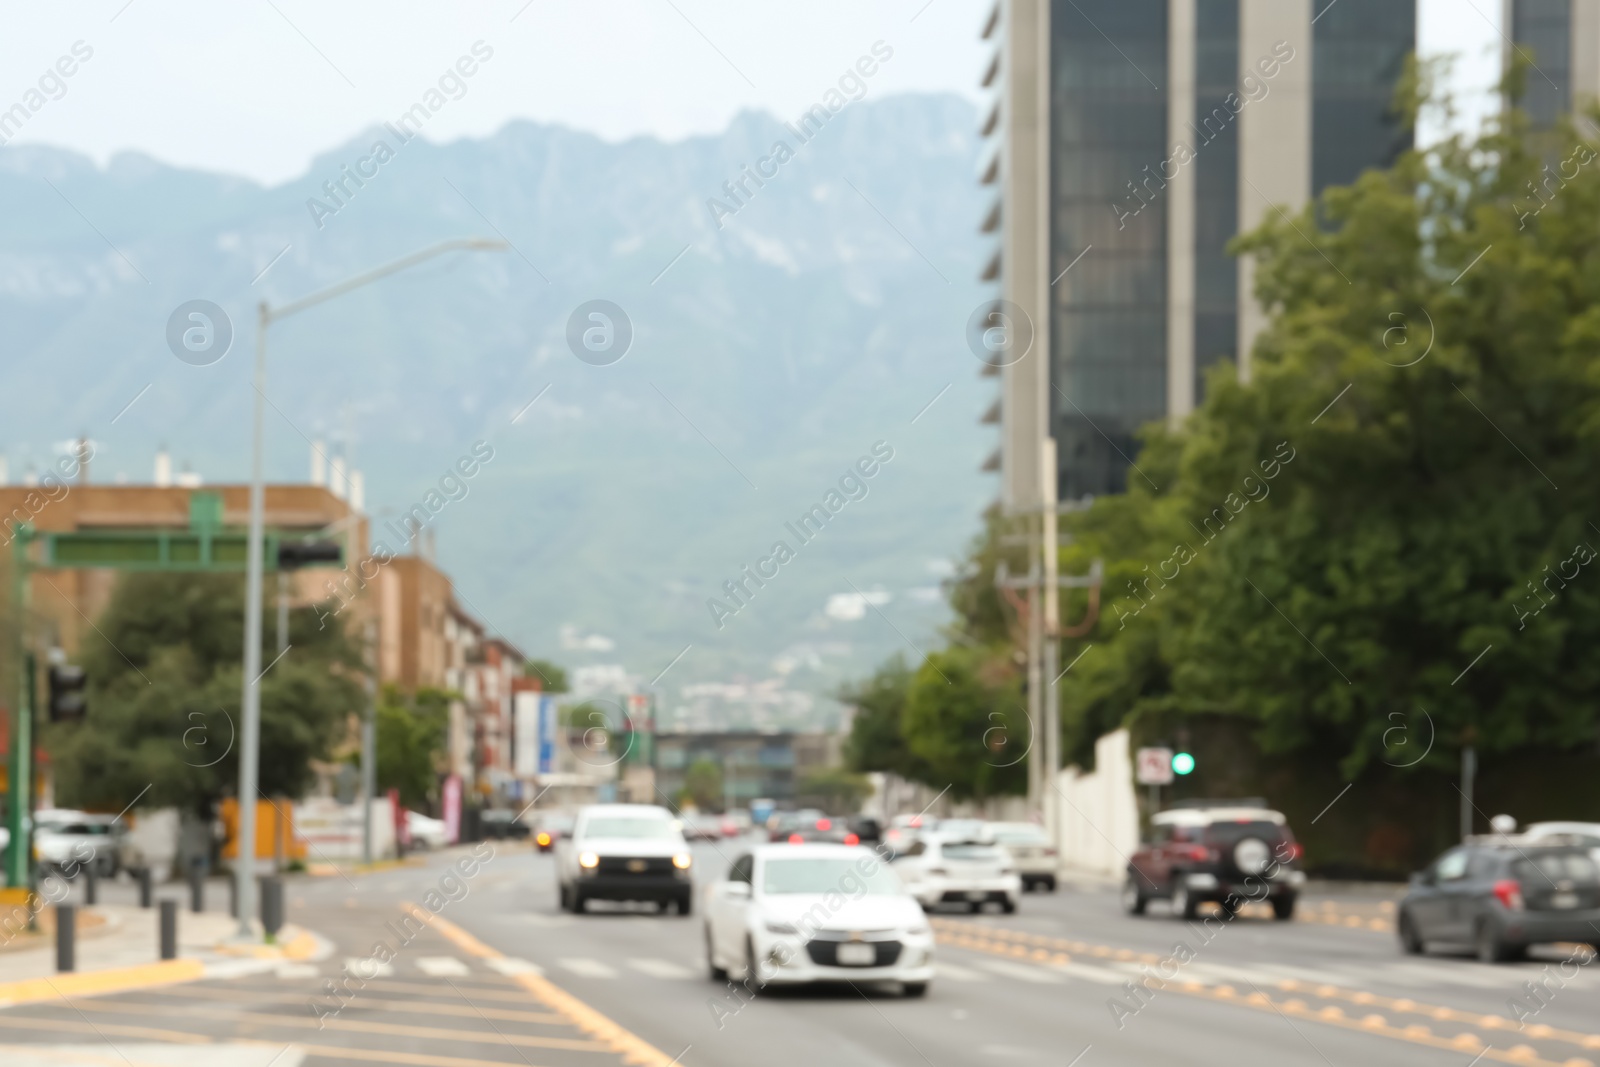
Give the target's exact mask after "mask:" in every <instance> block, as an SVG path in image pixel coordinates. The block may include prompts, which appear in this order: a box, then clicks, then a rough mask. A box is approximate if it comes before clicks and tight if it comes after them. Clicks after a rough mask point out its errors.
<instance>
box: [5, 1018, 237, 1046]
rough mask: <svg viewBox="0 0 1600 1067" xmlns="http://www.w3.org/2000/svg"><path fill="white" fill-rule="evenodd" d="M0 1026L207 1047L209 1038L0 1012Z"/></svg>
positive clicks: (147, 1027)
mask: <svg viewBox="0 0 1600 1067" xmlns="http://www.w3.org/2000/svg"><path fill="white" fill-rule="evenodd" d="M0 1026H15V1027H16V1028H17V1029H19V1030H57V1031H61V1030H64V1031H66V1032H67V1033H71V1034H109V1035H111V1036H114V1037H143V1038H147V1039H149V1040H151V1041H171V1042H175V1043H179V1044H184V1045H209V1044H211V1039H210V1038H209V1037H200V1036H199V1035H197V1034H191V1033H188V1032H187V1031H184V1030H158V1029H156V1028H155V1027H153V1026H126V1025H123V1024H121V1023H105V1024H103V1025H101V1026H90V1025H89V1024H88V1023H86V1022H82V1021H80V1020H77V1019H34V1018H31V1017H24V1016H21V1015H9V1014H6V1013H5V1012H0Z"/></svg>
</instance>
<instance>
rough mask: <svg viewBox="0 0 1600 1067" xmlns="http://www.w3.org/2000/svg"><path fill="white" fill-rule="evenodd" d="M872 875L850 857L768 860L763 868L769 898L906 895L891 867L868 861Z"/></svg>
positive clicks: (861, 864)
mask: <svg viewBox="0 0 1600 1067" xmlns="http://www.w3.org/2000/svg"><path fill="white" fill-rule="evenodd" d="M865 859H866V865H868V866H870V867H871V873H870V874H863V873H861V867H862V866H863V863H862V860H861V859H857V858H855V857H847V856H808V857H801V858H796V859H775V860H768V861H767V862H766V864H765V865H764V867H763V871H764V873H763V875H762V880H761V891H762V892H763V893H766V894H768V895H769V896H788V895H791V894H796V893H843V894H846V895H852V896H853V895H855V894H857V893H860V892H862V890H863V887H865V891H866V892H867V893H869V894H871V895H873V896H896V895H898V894H900V893H901V892H903V890H902V889H901V887H900V879H899V878H898V877H897V876H896V875H895V873H894V872H893V871H891V870H890V869H889V868H888V867H887V866H885V865H884V864H882V863H878V862H877V861H876V860H873V859H872V858H871V857H865Z"/></svg>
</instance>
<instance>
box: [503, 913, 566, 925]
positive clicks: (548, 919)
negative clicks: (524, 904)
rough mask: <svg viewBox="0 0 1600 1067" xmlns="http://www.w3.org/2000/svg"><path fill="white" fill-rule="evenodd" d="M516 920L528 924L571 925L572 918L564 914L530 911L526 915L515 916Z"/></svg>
mask: <svg viewBox="0 0 1600 1067" xmlns="http://www.w3.org/2000/svg"><path fill="white" fill-rule="evenodd" d="M516 920H517V921H518V922H525V923H527V924H528V925H529V926H571V925H572V919H570V918H569V917H567V916H565V915H541V914H539V913H538V912H536V911H530V912H528V913H527V914H526V915H518V916H516Z"/></svg>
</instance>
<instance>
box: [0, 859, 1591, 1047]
mask: <svg viewBox="0 0 1600 1067" xmlns="http://www.w3.org/2000/svg"><path fill="white" fill-rule="evenodd" d="M736 847H737V845H736V844H733V843H722V844H720V845H718V846H716V847H715V848H713V847H711V846H707V845H697V846H695V852H696V871H697V877H699V878H711V877H715V876H716V875H718V874H720V873H721V871H722V870H723V869H724V868H725V867H726V864H727V862H728V861H730V860H731V859H732V858H733V855H734V851H735V849H736ZM461 854H462V852H461V850H451V851H450V852H447V853H442V854H436V855H432V856H429V857H428V859H427V861H426V863H425V864H424V865H419V866H408V867H402V868H398V869H395V870H391V871H386V872H380V873H376V874H370V875H364V876H359V877H354V876H353V877H350V878H348V879H346V878H344V877H343V876H338V877H331V878H321V879H315V880H304V881H300V882H298V883H297V884H296V885H295V887H294V889H293V891H292V892H291V896H290V901H291V911H292V917H293V918H294V919H295V921H297V922H300V923H302V924H304V925H306V926H308V927H310V928H312V929H315V930H317V931H318V932H319V933H321V934H322V935H323V936H325V937H327V938H328V939H330V940H331V941H333V942H334V943H335V944H336V945H337V951H336V952H335V953H334V954H333V955H332V956H331V957H330V958H328V959H327V960H324V961H322V962H320V963H317V964H312V965H294V966H286V967H284V968H283V969H282V971H281V972H280V973H269V974H262V975H256V976H252V977H248V978H237V979H232V980H207V981H204V982H199V983H193V984H190V985H185V986H177V987H172V988H169V989H164V990H151V991H145V992H140V993H126V994H117V995H114V996H106V997H98V998H93V999H92V1000H81V1001H77V1002H73V1003H69V1004H53V1005H48V1006H40V1005H35V1006H32V1007H21V1008H13V1009H10V1010H8V1011H0V1060H5V1061H6V1062H11V1061H12V1060H16V1062H18V1063H19V1064H21V1063H26V1064H28V1067H32V1064H33V1063H34V1062H37V1063H40V1064H43V1063H62V1062H68V1061H65V1060H61V1059H51V1058H48V1057H45V1056H44V1052H45V1049H46V1048H47V1047H54V1048H62V1047H64V1046H65V1045H67V1044H69V1043H70V1044H75V1045H86V1044H87V1045H93V1044H94V1043H96V1042H97V1041H99V1042H101V1044H100V1048H101V1049H102V1050H105V1049H106V1048H107V1047H108V1046H121V1048H120V1049H119V1051H118V1054H117V1055H116V1056H111V1055H110V1054H109V1052H108V1053H107V1058H105V1059H104V1060H103V1061H91V1060H84V1061H82V1062H106V1063H112V1064H120V1063H123V1062H125V1059H124V1058H120V1057H124V1056H125V1057H126V1062H130V1063H134V1064H138V1065H139V1067H142V1063H144V1062H149V1063H156V1062H159V1063H163V1064H165V1063H177V1062H191V1061H180V1060H178V1059H172V1058H166V1059H162V1058H159V1057H156V1056H155V1053H154V1052H150V1053H149V1056H150V1058H148V1059H145V1058H142V1057H143V1055H144V1054H143V1053H137V1050H136V1054H129V1053H128V1051H127V1047H128V1046H138V1047H139V1049H145V1048H146V1047H147V1043H148V1047H149V1048H151V1049H153V1048H154V1047H155V1045H156V1044H159V1043H163V1042H165V1043H167V1044H169V1045H180V1044H182V1043H183V1042H184V1041H185V1040H187V1041H196V1040H198V1041H206V1042H231V1043H233V1044H231V1045H230V1046H229V1047H230V1049H235V1050H236V1049H246V1050H248V1056H247V1055H245V1054H244V1053H239V1054H238V1055H237V1056H236V1057H235V1056H230V1057H217V1056H215V1055H212V1056H210V1057H207V1058H204V1059H201V1060H195V1061H193V1062H197V1063H198V1062H205V1063H208V1064H210V1063H228V1064H230V1065H231V1064H232V1063H235V1062H237V1063H240V1064H244V1063H247V1062H248V1063H259V1064H261V1065H263V1067H265V1065H266V1064H267V1063H268V1062H269V1059H268V1056H269V1054H271V1053H273V1052H274V1051H275V1050H277V1054H278V1055H279V1057H280V1058H279V1059H278V1060H277V1062H276V1063H275V1064H273V1067H293V1064H295V1063H307V1064H323V1063H327V1064H335V1063H349V1062H354V1061H361V1062H383V1063H397V1064H398V1063H406V1064H414V1065H418V1067H435V1065H437V1067H481V1065H487V1064H528V1065H530V1067H531V1065H546V1064H555V1065H565V1064H610V1063H618V1062H625V1061H626V1060H627V1058H628V1057H630V1056H631V1057H632V1062H643V1063H651V1062H653V1063H655V1064H656V1065H657V1067H666V1065H667V1064H668V1063H670V1062H674V1061H675V1062H679V1063H682V1064H685V1065H687V1067H696V1065H707V1067H711V1065H728V1067H733V1065H737V1067H749V1065H751V1064H773V1065H788V1064H795V1065H800V1064H805V1065H811V1064H830V1065H834V1064H837V1065H857V1064H860V1065H880V1064H909V1065H913V1067H914V1065H917V1064H928V1065H937V1067H944V1065H946V1064H988V1063H993V1064H997V1065H1010V1064H1017V1065H1024V1064H1051V1065H1056V1067H1062V1065H1068V1064H1072V1063H1078V1064H1081V1065H1083V1067H1098V1065H1111V1064H1128V1065H1135V1064H1137V1065H1146V1064H1152V1063H1161V1064H1174V1065H1181V1064H1195V1065H1207V1067H1213V1065H1221V1064H1234V1063H1239V1062H1250V1061H1260V1062H1270V1063H1273V1064H1293V1065H1298V1064H1304V1065H1307V1067H1333V1065H1337V1067H1344V1065H1347V1064H1362V1065H1364V1067H1377V1065H1383V1064H1408V1065H1409V1064H1423V1065H1427V1064H1439V1065H1441V1067H1443V1065H1453V1067H1467V1065H1468V1064H1470V1063H1473V1062H1484V1063H1488V1062H1505V1063H1520V1064H1534V1065H1538V1064H1567V1065H1569V1067H1571V1065H1573V1064H1574V1063H1587V1062H1591V1061H1593V1062H1597V1063H1600V1010H1597V1009H1600V998H1597V991H1600V979H1596V977H1595V969H1594V968H1591V967H1588V966H1584V967H1582V968H1577V967H1574V966H1569V967H1568V968H1567V973H1568V974H1569V975H1570V974H1571V973H1572V972H1573V971H1574V970H1576V971H1577V974H1576V977H1568V978H1562V977H1561V968H1560V966H1559V961H1560V960H1562V959H1563V958H1564V954H1562V953H1558V952H1554V951H1551V952H1547V953H1543V954H1542V958H1538V959H1534V960H1531V961H1529V962H1526V963H1520V964H1502V965H1497V966H1491V965H1485V964H1480V963H1477V962H1476V961H1475V960H1472V959H1470V958H1468V957H1467V956H1465V955H1461V956H1455V957H1451V956H1437V955H1436V956H1429V957H1424V958H1421V959H1418V958H1409V957H1403V956H1401V955H1400V953H1399V949H1398V947H1397V945H1396V943H1395V938H1394V935H1393V933H1392V932H1391V931H1390V922H1391V920H1390V915H1391V911H1390V910H1389V909H1390V908H1392V904H1391V903H1390V901H1389V899H1388V898H1387V897H1386V895H1383V894H1376V893H1371V892H1367V893H1363V892H1359V891H1346V892H1340V893H1322V892H1314V893H1312V894H1310V895H1308V898H1307V899H1306V901H1305V902H1304V904H1305V905H1306V906H1305V907H1304V912H1305V917H1304V918H1300V919H1297V920H1296V921H1293V922H1288V923H1283V922H1276V921H1273V920H1272V919H1270V918H1266V917H1263V916H1257V915H1252V914H1250V913H1246V914H1245V915H1243V916H1241V917H1239V918H1237V919H1235V920H1233V921H1231V922H1228V923H1222V922H1221V921H1220V920H1213V921H1212V922H1211V923H1209V924H1207V923H1204V922H1196V923H1192V924H1185V923H1182V922H1179V921H1177V920H1175V919H1173V918H1171V917H1169V916H1167V915H1166V914H1165V913H1164V912H1163V911H1162V909H1161V906H1160V905H1152V908H1151V914H1150V915H1148V916H1145V917H1142V918H1133V917H1129V916H1126V915H1123V914H1122V913H1121V912H1120V910H1119V908H1118V906H1117V901H1116V896H1115V893H1114V892H1113V891H1112V890H1111V889H1109V888H1103V887H1080V888H1064V889H1063V890H1062V891H1060V892H1058V893H1056V894H1054V895H1047V894H1031V895H1029V896H1027V897H1025V898H1024V901H1023V904H1022V907H1021V908H1020V909H1019V912H1018V913H1017V914H1016V915H1011V916H1001V915H998V914H983V915H968V914H964V913H959V914H958V913H953V912H952V913H949V914H942V915H939V916H936V917H935V928H936V930H937V931H938V933H939V937H940V947H939V956H938V961H939V970H940V974H939V978H938V979H937V980H936V981H935V982H934V984H933V986H932V987H931V989H930V990H929V993H928V995H927V997H926V998H925V999H921V1000H906V999H903V998H901V997H899V996H898V995H897V992H896V990H895V989H894V988H893V987H892V986H885V987H881V988H875V987H869V986H861V987H855V986H851V985H843V986H840V987H837V988H830V989H819V990H801V991H763V992H761V993H760V994H759V995H758V996H756V997H754V998H753V999H749V1001H748V1002H745V1000H744V999H742V998H735V997H734V995H733V994H731V993H730V991H729V990H728V988H727V987H726V986H724V985H720V984H718V983H714V982H713V981H711V980H710V978H709V976H708V974H707V972H706V968H705V962H704V949H703V941H702V937H703V931H702V926H701V917H700V916H699V915H695V916H692V917H689V918H680V917H677V916H672V915H660V914H656V913H654V911H653V910H651V909H648V908H643V907H635V906H625V907H618V906H611V907H607V906H606V905H600V907H601V908H604V909H605V910H604V911H599V912H592V913H590V914H588V915H584V916H574V915H567V914H563V913H561V912H560V911H559V910H558V909H557V907H556V889H555V881H554V862H553V860H552V859H551V858H550V857H547V856H539V855H537V854H534V853H532V852H530V851H529V850H528V849H527V847H526V846H524V845H511V846H501V847H499V849H498V850H497V852H496V854H495V855H494V857H493V858H492V859H489V860H487V861H486V862H485V863H483V864H482V866H481V868H480V869H479V870H478V871H477V872H476V873H475V874H474V875H473V876H472V877H471V878H468V879H464V880H463V881H462V882H461V883H460V884H458V883H456V882H455V881H449V882H446V881H445V880H444V879H445V878H446V876H447V868H446V864H447V863H448V862H450V861H451V860H452V859H455V858H457V857H459V856H460V855H461ZM441 890H443V891H444V893H445V895H446V896H447V897H449V896H453V897H454V898H455V899H450V900H448V902H447V903H445V904H444V905H443V907H442V908H441V910H440V911H439V918H440V919H441V920H443V921H442V922H438V923H435V924H434V925H433V926H431V927H430V928H428V929H426V930H423V931H421V932H420V933H417V934H416V935H415V936H414V937H413V938H412V939H411V940H410V941H409V942H407V943H406V944H405V945H403V946H402V947H401V948H400V949H399V951H397V952H396V954H395V957H394V959H393V960H392V961H390V963H389V964H388V967H387V968H386V973H384V974H381V975H372V976H371V977H370V978H369V979H366V980H364V981H361V982H356V983H348V984H347V985H346V987H345V993H344V995H342V996H341V997H340V998H339V999H337V1000H330V999H329V998H328V997H327V995H326V990H327V988H328V987H327V985H326V983H327V982H328V981H330V980H332V979H339V978H341V977H342V973H343V972H345V971H346V968H347V967H355V968H357V969H360V968H361V967H362V966H364V965H360V964H359V961H357V962H355V963H352V962H351V961H352V958H353V957H367V956H368V955H369V954H370V952H371V948H372V945H373V944H374V942H375V941H376V940H379V939H386V940H387V941H388V942H389V943H394V942H395V941H396V936H395V934H394V930H395V927H394V926H392V925H386V924H392V923H394V922H396V921H397V920H399V919H400V917H401V916H402V914H403V909H404V908H406V907H407V906H408V905H409V906H416V905H422V904H425V903H426V901H427V895H428V894H429V893H430V892H440V891H441ZM1180 942H1181V943H1183V944H1184V945H1185V946H1186V948H1185V949H1183V950H1177V949H1176V946H1177V945H1178V944H1179V943H1180ZM1164 960H1170V961H1172V962H1167V963H1163V961H1164ZM1546 967H1548V968H1549V971H1548V972H1546V971H1545V968H1546ZM1145 968H1148V969H1149V972H1150V973H1154V974H1156V975H1157V976H1158V977H1159V976H1161V975H1166V976H1170V977H1169V979H1168V980H1167V981H1165V982H1160V981H1151V982H1149V983H1148V986H1147V987H1146V988H1144V989H1142V990H1140V991H1138V992H1135V991H1134V990H1133V989H1131V988H1130V987H1129V985H1128V983H1129V982H1137V981H1139V980H1141V978H1142V976H1143V974H1144V973H1145ZM368 970H370V969H368ZM1546 973H1548V974H1549V975H1552V976H1554V977H1553V978H1549V979H1546V983H1547V988H1548V990H1549V992H1547V993H1546V994H1545V995H1544V999H1545V1000H1546V1001H1547V1003H1546V1004H1545V1006H1543V1007H1542V1008H1540V1010H1539V1011H1538V1013H1537V1014H1536V1015H1534V1016H1532V1017H1531V1018H1528V1019H1527V1020H1526V1024H1525V1026H1524V1027H1523V1028H1522V1029H1520V1030H1519V1029H1518V1027H1517V1023H1516V1020H1515V1018H1514V1017H1513V1015H1512V1014H1511V1011H1510V1009H1509V1008H1508V1005H1507V1001H1508V999H1510V998H1513V997H1517V998H1521V999H1522V1000H1523V1002H1524V1003H1526V1004H1527V1005H1528V1006H1529V1007H1530V1008H1532V1007H1537V1004H1536V1003H1535V1002H1534V1001H1532V1000H1529V999H1528V995H1527V990H1526V989H1525V988H1524V983H1527V982H1530V981H1531V982H1539V981H1540V980H1541V978H1542V977H1543V976H1544V975H1546ZM319 994H321V999H320V1000H316V999H314V998H317V997H318V995H319ZM314 1004H320V1005H321V1009H320V1011H319V1010H318V1009H317V1008H316V1007H314V1006H313V1005H314ZM1118 1004H1120V1005H1121V1007H1120V1009H1118V1008H1117V1007H1116V1005H1118ZM331 1005H337V1006H338V1010H337V1011H336V1012H335V1013H331V1014H330V1013H329V1011H328V1008H329V1007H330V1006H331ZM319 1015H320V1016H321V1017H320V1018H319ZM319 1024H320V1026H319ZM612 1024H615V1025H612ZM618 1027H620V1028H621V1029H620V1030H619V1029H618ZM184 1035H188V1036H187V1037H185V1036H184ZM21 1047H30V1048H35V1049H37V1050H38V1052H39V1054H40V1057H41V1058H39V1059H37V1060H22V1059H16V1053H15V1052H14V1051H13V1050H15V1049H17V1048H21ZM207 1047H208V1049H209V1050H210V1052H212V1053H215V1052H216V1051H217V1048H216V1046H215V1045H210V1046H207ZM652 1049H653V1050H654V1051H651V1050H652ZM194 1051H195V1052H197V1053H199V1052H200V1051H201V1050H199V1049H196V1050H194ZM250 1057H256V1058H250ZM1475 1057H1476V1059H1475ZM72 1062H78V1061H72Z"/></svg>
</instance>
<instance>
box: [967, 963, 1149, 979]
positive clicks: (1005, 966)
mask: <svg viewBox="0 0 1600 1067" xmlns="http://www.w3.org/2000/svg"><path fill="white" fill-rule="evenodd" d="M978 966H980V967H982V968H983V969H984V970H986V971H993V972H994V973H995V974H1000V975H1004V976H1005V977H1007V978H1016V979H1020V980H1021V981H1024V982H1039V983H1054V982H1061V981H1063V980H1064V979H1062V977H1061V976H1060V975H1058V974H1052V973H1051V972H1050V971H1048V970H1046V969H1044V968H1042V967H1031V966H1029V965H1028V964H1026V963H1012V962H1011V961H1010V960H979V961H978ZM1122 981H1123V980H1122V979H1120V978H1119V979H1118V980H1117V984H1118V985H1121V984H1122Z"/></svg>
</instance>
